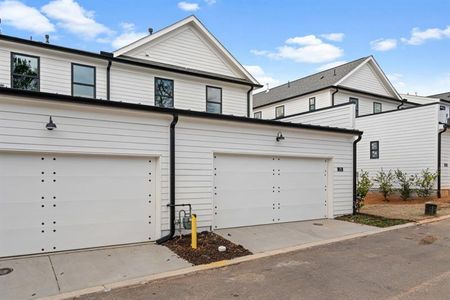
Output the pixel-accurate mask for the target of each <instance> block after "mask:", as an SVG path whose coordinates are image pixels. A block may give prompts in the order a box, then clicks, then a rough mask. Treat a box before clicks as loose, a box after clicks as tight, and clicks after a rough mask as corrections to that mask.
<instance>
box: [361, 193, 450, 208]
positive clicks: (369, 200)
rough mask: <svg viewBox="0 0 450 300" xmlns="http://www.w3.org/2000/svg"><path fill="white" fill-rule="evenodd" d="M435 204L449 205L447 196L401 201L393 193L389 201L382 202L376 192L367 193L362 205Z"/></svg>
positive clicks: (382, 198) (449, 201)
mask: <svg viewBox="0 0 450 300" xmlns="http://www.w3.org/2000/svg"><path fill="white" fill-rule="evenodd" d="M429 201H432V202H435V203H450V197H449V196H443V197H442V198H437V197H436V196H432V197H430V198H419V197H414V198H412V199H408V200H403V199H402V198H401V197H400V195H399V194H398V193H394V194H393V195H391V196H389V201H388V202H386V201H384V197H383V195H382V194H380V193H377V192H369V193H368V194H367V196H366V198H365V199H364V204H366V205H370V204H387V203H388V204H394V205H396V204H399V205H405V204H422V203H425V202H429Z"/></svg>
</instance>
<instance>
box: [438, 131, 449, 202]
mask: <svg viewBox="0 0 450 300" xmlns="http://www.w3.org/2000/svg"><path fill="white" fill-rule="evenodd" d="M439 124H442V125H444V129H442V130H441V131H439V133H438V161H437V169H438V170H437V197H438V198H441V144H442V143H441V139H442V137H441V135H442V134H443V133H444V132H446V131H447V128H448V125H447V124H445V123H439Z"/></svg>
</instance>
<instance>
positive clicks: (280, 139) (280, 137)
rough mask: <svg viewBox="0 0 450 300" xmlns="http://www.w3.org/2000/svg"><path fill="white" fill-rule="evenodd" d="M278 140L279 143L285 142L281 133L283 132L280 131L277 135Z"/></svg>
mask: <svg viewBox="0 0 450 300" xmlns="http://www.w3.org/2000/svg"><path fill="white" fill-rule="evenodd" d="M276 140H277V142H279V141H283V140H284V136H283V134H282V133H281V131H279V132H278V133H277V137H276Z"/></svg>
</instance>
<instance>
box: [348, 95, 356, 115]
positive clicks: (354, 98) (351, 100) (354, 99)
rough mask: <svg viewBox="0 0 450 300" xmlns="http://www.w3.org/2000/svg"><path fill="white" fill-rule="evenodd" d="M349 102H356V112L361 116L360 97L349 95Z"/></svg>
mask: <svg viewBox="0 0 450 300" xmlns="http://www.w3.org/2000/svg"><path fill="white" fill-rule="evenodd" d="M348 102H350V103H355V113H356V116H359V98H356V97H349V98H348Z"/></svg>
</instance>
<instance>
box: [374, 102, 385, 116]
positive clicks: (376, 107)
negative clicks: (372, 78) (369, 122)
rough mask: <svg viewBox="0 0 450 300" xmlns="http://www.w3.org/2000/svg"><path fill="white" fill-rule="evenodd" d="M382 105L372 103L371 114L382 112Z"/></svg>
mask: <svg viewBox="0 0 450 300" xmlns="http://www.w3.org/2000/svg"><path fill="white" fill-rule="evenodd" d="M382 111H383V109H382V105H381V103H380V102H374V103H373V113H374V114H379V113H380V112H382Z"/></svg>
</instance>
